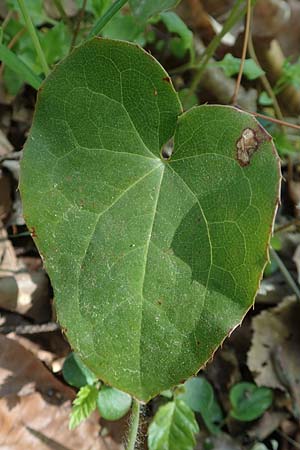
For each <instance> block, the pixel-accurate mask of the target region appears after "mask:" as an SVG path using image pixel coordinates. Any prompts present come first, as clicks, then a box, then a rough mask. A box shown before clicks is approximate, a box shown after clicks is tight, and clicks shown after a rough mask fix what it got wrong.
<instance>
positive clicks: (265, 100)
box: [258, 91, 273, 106]
mask: <svg viewBox="0 0 300 450" xmlns="http://www.w3.org/2000/svg"><path fill="white" fill-rule="evenodd" d="M258 103H259V104H260V105H262V106H271V105H273V100H272V99H271V97H269V95H268V94H267V92H265V91H263V92H261V94H260V96H259V98H258Z"/></svg>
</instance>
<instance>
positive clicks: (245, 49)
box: [232, 0, 252, 105]
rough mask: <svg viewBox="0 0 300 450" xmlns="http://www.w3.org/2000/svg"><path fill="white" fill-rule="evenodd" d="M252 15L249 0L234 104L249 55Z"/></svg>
mask: <svg viewBox="0 0 300 450" xmlns="http://www.w3.org/2000/svg"><path fill="white" fill-rule="evenodd" d="M251 15H252V9H251V0H247V16H246V26H245V36H244V44H243V51H242V58H241V65H240V70H239V74H238V77H237V80H236V85H235V90H234V94H233V96H232V104H233V105H235V104H236V103H237V98H238V95H239V89H240V85H241V81H242V76H243V72H244V65H245V59H246V55H247V48H248V42H249V35H250V25H251Z"/></svg>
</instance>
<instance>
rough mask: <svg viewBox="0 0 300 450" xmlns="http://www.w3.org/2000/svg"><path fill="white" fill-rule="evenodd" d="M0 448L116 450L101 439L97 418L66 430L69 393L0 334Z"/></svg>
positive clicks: (109, 441)
mask: <svg viewBox="0 0 300 450" xmlns="http://www.w3.org/2000/svg"><path fill="white" fill-rule="evenodd" d="M0 346H1V353H0V395H1V400H0V423H1V429H0V448H1V449H2V448H3V449H4V448H7V449H8V448H9V449H10V450H23V449H26V450H49V448H57V449H58V448H60V449H67V450H70V449H77V448H78V449H81V450H88V449H91V448H93V450H107V448H109V449H110V450H120V449H121V446H120V445H119V444H117V443H116V442H114V440H113V439H112V438H111V437H110V436H106V437H105V438H102V437H101V436H99V432H100V431H101V430H100V425H99V423H98V422H99V416H98V414H96V413H95V414H93V415H92V416H91V417H90V418H89V419H88V420H87V421H86V422H83V423H82V424H81V425H80V426H79V427H78V428H76V429H75V430H73V431H70V430H69V428H68V423H69V415H70V411H71V402H72V400H73V399H74V397H75V393H74V391H73V389H71V388H69V387H68V386H65V385H64V384H63V383H61V382H60V381H58V380H57V379H56V378H55V377H54V375H53V374H52V373H51V372H50V371H48V370H47V369H46V367H45V366H44V365H43V364H42V363H41V362H40V361H39V360H38V359H37V358H36V357H35V356H34V355H33V354H32V353H31V352H30V351H28V350H26V349H25V348H24V347H23V346H22V345H20V344H19V343H17V342H15V341H13V340H11V339H8V338H6V337H4V336H0Z"/></svg>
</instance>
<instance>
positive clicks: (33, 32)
mask: <svg viewBox="0 0 300 450" xmlns="http://www.w3.org/2000/svg"><path fill="white" fill-rule="evenodd" d="M18 4H19V7H20V10H21V11H22V14H23V18H24V21H25V25H26V27H27V30H28V32H29V34H30V37H31V39H32V42H33V45H34V48H35V51H36V53H37V55H38V58H39V60H40V63H41V66H42V68H43V71H44V73H45V75H46V76H47V75H49V73H50V69H49V66H48V64H47V61H46V58H45V55H44V52H43V49H42V47H41V44H40V41H39V38H38V35H37V33H36V29H35V27H34V25H33V23H32V20H31V18H30V15H29V12H28V9H27V6H26V4H25V1H24V0H18Z"/></svg>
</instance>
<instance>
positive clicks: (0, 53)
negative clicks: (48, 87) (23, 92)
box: [0, 44, 42, 90]
mask: <svg viewBox="0 0 300 450" xmlns="http://www.w3.org/2000/svg"><path fill="white" fill-rule="evenodd" d="M0 60H1V61H3V62H4V64H6V65H7V67H9V68H10V70H12V71H14V72H15V73H16V75H17V76H16V78H15V82H14V83H13V85H11V84H10V86H11V88H12V90H15V88H16V83H18V84H19V85H20V81H19V79H20V78H21V79H23V80H24V81H26V82H27V83H28V84H30V85H31V86H32V87H33V88H35V89H39V87H40V85H41V82H42V79H41V78H40V77H38V76H37V75H36V74H35V73H34V72H33V71H32V70H31V68H30V67H29V66H27V65H26V64H25V63H24V62H23V61H22V60H21V59H20V58H19V57H18V56H17V55H15V54H14V53H13V52H12V51H11V50H10V49H9V48H7V47H6V46H5V45H3V44H0Z"/></svg>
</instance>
